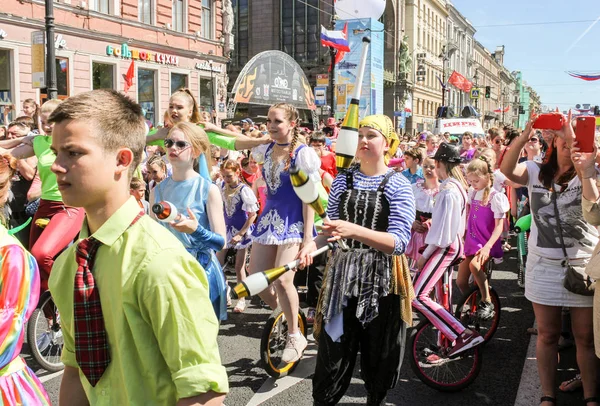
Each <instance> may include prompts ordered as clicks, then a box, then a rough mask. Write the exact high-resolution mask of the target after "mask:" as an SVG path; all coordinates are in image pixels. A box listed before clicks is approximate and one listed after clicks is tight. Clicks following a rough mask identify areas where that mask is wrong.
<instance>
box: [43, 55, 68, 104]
mask: <svg viewBox="0 0 600 406" xmlns="http://www.w3.org/2000/svg"><path fill="white" fill-rule="evenodd" d="M46 83H48V80H47V79H46ZM69 88H70V83H69V59H67V58H62V57H56V89H57V91H58V98H59V99H61V100H64V99H66V98H67V97H69ZM47 99H48V90H47V89H46V88H44V89H40V103H42V104H43V103H44V102H45V101H46V100H47Z"/></svg>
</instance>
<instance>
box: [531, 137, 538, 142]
mask: <svg viewBox="0 0 600 406" xmlns="http://www.w3.org/2000/svg"><path fill="white" fill-rule="evenodd" d="M538 141H539V139H537V138H535V137H532V138H530V139H529V142H538Z"/></svg>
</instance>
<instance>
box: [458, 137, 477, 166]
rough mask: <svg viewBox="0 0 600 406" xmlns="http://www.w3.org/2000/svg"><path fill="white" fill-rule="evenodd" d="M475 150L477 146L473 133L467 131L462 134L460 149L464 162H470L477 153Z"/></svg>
mask: <svg viewBox="0 0 600 406" xmlns="http://www.w3.org/2000/svg"><path fill="white" fill-rule="evenodd" d="M475 151H476V148H475V140H474V138H473V133H472V132H470V131H466V132H465V133H464V134H463V136H462V148H461V150H460V157H461V158H462V160H463V163H468V162H470V161H471V159H473V156H474V155H475Z"/></svg>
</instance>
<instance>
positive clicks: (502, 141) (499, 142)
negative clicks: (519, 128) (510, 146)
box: [494, 140, 504, 145]
mask: <svg viewBox="0 0 600 406" xmlns="http://www.w3.org/2000/svg"><path fill="white" fill-rule="evenodd" d="M494 144H496V145H500V144H504V140H495V141H494Z"/></svg>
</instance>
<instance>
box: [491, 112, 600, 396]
mask: <svg viewBox="0 0 600 406" xmlns="http://www.w3.org/2000/svg"><path fill="white" fill-rule="evenodd" d="M533 119H534V118H532V120H533ZM554 133H555V137H554V139H553V141H552V143H551V144H550V145H549V146H548V147H549V148H548V151H547V152H546V157H545V159H544V162H543V163H541V164H539V163H537V162H534V161H525V162H523V163H520V164H518V163H517V161H518V159H519V155H520V154H521V151H522V150H523V147H525V145H526V144H527V142H528V140H529V139H530V137H531V136H532V134H533V131H532V121H530V122H529V123H527V126H526V127H525V130H524V131H523V132H522V133H521V135H520V136H519V137H517V138H515V139H514V140H513V142H512V144H511V148H510V149H508V150H507V152H506V154H505V156H504V160H503V162H502V165H501V168H500V169H501V170H502V172H503V173H504V174H505V175H506V177H507V178H508V179H510V180H512V181H513V182H516V183H518V184H521V185H525V186H527V189H528V192H529V198H530V205H531V214H532V216H533V222H532V224H531V234H530V237H529V246H528V251H529V252H528V257H527V265H526V273H525V275H526V278H525V296H526V297H527V299H529V300H530V301H531V302H532V303H533V310H534V313H535V317H536V320H537V323H538V336H537V348H536V355H537V365H538V374H539V377H540V383H541V388H542V397H541V399H540V404H541V405H544V406H550V405H553V404H556V398H555V396H554V394H555V387H554V383H555V376H556V367H557V357H556V352H557V348H558V340H559V338H560V332H561V311H562V308H563V307H568V308H570V311H571V323H572V329H573V335H574V337H575V343H576V348H577V364H578V366H579V369H580V371H581V379H582V383H583V392H584V398H585V403H586V404H587V405H597V404H598V401H599V398H598V397H597V396H596V394H597V392H596V391H597V377H598V369H597V366H596V361H597V360H596V357H595V354H594V345H593V344H594V342H593V337H594V335H593V328H592V297H591V296H583V295H579V294H575V293H572V292H570V291H568V290H567V289H565V287H564V285H563V279H564V277H565V273H566V270H565V267H564V265H563V264H564V260H565V254H564V253H565V252H566V254H567V256H568V260H569V262H570V264H571V265H573V266H584V265H585V264H586V263H587V262H588V261H589V260H590V258H591V257H592V253H593V250H594V247H595V246H596V245H597V244H598V230H597V229H596V228H595V227H594V226H592V225H590V224H589V223H587V222H586V221H585V220H584V219H583V212H582V207H581V205H582V179H581V173H580V172H578V171H577V170H576V167H575V166H574V164H573V161H572V159H571V149H570V148H571V144H572V142H573V140H574V132H573V128H572V126H571V113H570V112H569V116H568V119H567V120H565V121H564V124H563V128H562V129H561V130H556V131H554ZM555 205H556V207H555ZM557 224H559V225H560V228H559V227H557ZM558 230H562V231H561V234H562V235H563V238H562V240H563V241H564V243H563V242H561V239H559V238H557V233H558V232H559V231H558Z"/></svg>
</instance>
